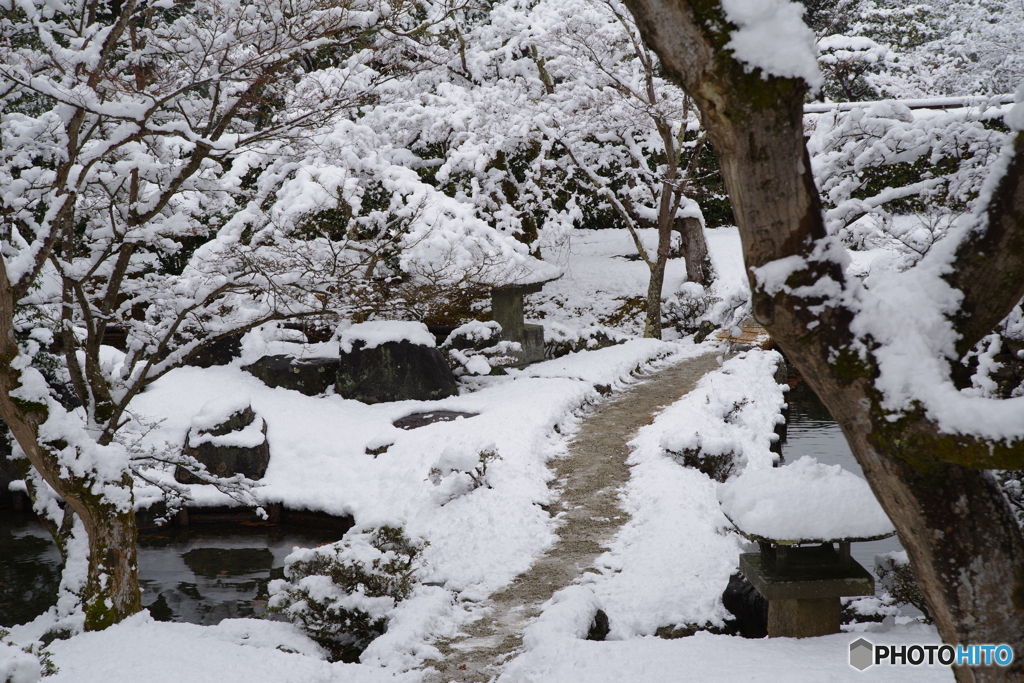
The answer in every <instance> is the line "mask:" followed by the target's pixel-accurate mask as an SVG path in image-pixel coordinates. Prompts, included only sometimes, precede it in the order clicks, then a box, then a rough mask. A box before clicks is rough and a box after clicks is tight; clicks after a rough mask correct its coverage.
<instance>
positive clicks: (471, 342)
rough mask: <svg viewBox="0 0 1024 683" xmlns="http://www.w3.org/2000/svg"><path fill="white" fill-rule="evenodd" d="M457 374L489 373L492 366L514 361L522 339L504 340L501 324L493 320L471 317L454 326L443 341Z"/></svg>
mask: <svg viewBox="0 0 1024 683" xmlns="http://www.w3.org/2000/svg"><path fill="white" fill-rule="evenodd" d="M441 348H442V350H443V351H444V352H445V354H446V355H447V357H448V365H449V366H450V367H451V369H452V372H453V373H455V375H456V376H461V375H466V374H469V375H486V374H488V373H490V371H491V368H495V367H505V366H508V365H515V364H516V363H517V362H518V360H519V359H518V357H517V356H516V355H515V354H516V353H517V352H519V351H522V346H521V345H520V344H519V342H511V341H501V325H500V324H499V323H497V322H495V321H493V320H489V321H487V322H481V321H479V320H470V321H469V322H468V323H466V324H464V325H460V326H459V327H457V328H455V329H454V330H452V332H451V334H449V335H448V338H447V339H445V340H444V343H443V344H441Z"/></svg>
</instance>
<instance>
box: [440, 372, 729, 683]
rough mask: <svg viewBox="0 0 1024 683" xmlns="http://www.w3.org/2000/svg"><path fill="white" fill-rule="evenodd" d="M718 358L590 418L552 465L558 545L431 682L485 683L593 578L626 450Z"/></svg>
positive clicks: (643, 385)
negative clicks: (545, 610)
mask: <svg viewBox="0 0 1024 683" xmlns="http://www.w3.org/2000/svg"><path fill="white" fill-rule="evenodd" d="M715 355H716V354H714V353H712V354H708V355H704V356H700V357H698V358H693V359H689V360H684V361H682V362H680V363H678V364H675V365H672V366H670V367H668V368H665V369H664V370H660V371H658V372H657V373H654V374H653V375H650V376H649V377H647V378H645V379H644V380H643V381H642V382H639V383H637V384H635V385H634V386H632V387H630V389H629V390H627V391H624V392H622V393H621V394H617V395H616V396H614V397H612V398H611V399H610V400H608V401H607V402H605V403H602V404H600V405H599V406H598V407H597V408H596V409H595V410H594V411H593V412H592V413H591V414H590V415H588V416H587V417H586V418H584V420H583V422H582V424H580V426H579V430H578V431H577V433H576V436H575V437H574V438H573V440H572V441H570V443H569V453H568V455H567V456H566V457H564V458H560V459H558V460H554V461H553V462H552V463H551V465H552V467H553V469H554V471H555V475H556V479H555V481H554V482H553V484H552V486H553V487H555V488H557V489H558V491H559V497H558V500H557V501H555V502H554V503H553V504H552V506H551V512H552V514H558V513H559V512H564V513H565V515H564V516H563V517H562V523H561V526H560V527H559V528H558V536H559V540H558V541H557V542H556V543H555V545H554V547H552V548H551V550H550V551H549V552H548V553H547V554H546V555H544V556H543V557H540V558H538V559H537V561H536V562H535V563H534V564H533V566H532V567H531V568H530V569H529V570H528V571H526V572H525V573H523V574H520V575H519V576H518V577H516V579H515V580H514V581H513V582H512V584H511V585H510V586H509V587H508V588H506V589H505V590H504V591H501V592H500V593H496V594H494V595H492V596H491V599H490V603H491V609H490V610H489V611H488V612H487V615H486V616H484V617H482V618H481V619H479V620H477V621H475V622H473V623H472V624H470V625H469V626H467V627H466V628H465V629H464V634H465V635H463V636H461V637H459V638H454V639H450V640H444V641H440V642H438V643H435V645H436V646H437V647H438V649H440V651H441V652H442V653H443V654H444V659H443V660H440V661H428V662H426V665H427V666H432V667H434V668H435V669H436V670H437V673H436V674H433V675H432V676H429V677H428V678H427V679H426V681H427V682H428V683H449V682H451V681H457V682H459V683H486V682H487V681H490V680H491V679H492V678H494V677H495V676H497V675H498V674H499V673H500V672H501V670H502V668H503V666H504V665H505V664H506V663H507V662H508V661H509V660H510V659H512V658H513V657H514V656H515V655H516V654H517V653H518V652H519V650H520V649H521V647H522V636H523V629H524V627H525V626H526V625H527V624H528V623H529V621H530V620H531V619H533V618H534V617H536V616H537V615H538V614H540V605H541V604H543V603H544V602H545V601H547V600H548V599H549V598H550V597H551V596H552V595H553V594H554V593H555V592H557V591H559V590H561V589H562V588H565V587H566V586H568V585H570V584H571V583H572V582H573V581H574V580H575V579H576V578H577V577H578V576H579V575H580V574H581V573H582V572H585V571H587V570H588V568H590V567H591V566H592V564H593V562H594V560H595V559H596V558H597V557H598V556H599V555H600V554H602V553H603V552H604V551H605V550H606V546H607V544H608V542H609V541H611V540H612V538H613V537H614V536H615V534H616V532H617V531H618V530H619V527H621V526H622V525H623V524H624V523H625V521H626V518H627V515H626V513H625V512H624V511H623V510H622V509H621V508H620V507H619V501H618V491H619V489H621V488H622V486H623V485H625V483H626V482H627V481H628V480H629V467H627V465H626V458H628V457H629V453H630V449H629V447H628V446H627V445H626V444H627V443H628V442H629V441H630V440H631V439H632V438H633V436H634V435H635V434H636V432H637V430H638V429H640V428H641V427H643V426H644V425H647V424H650V423H651V421H652V420H653V419H654V416H655V414H657V412H658V411H659V410H660V409H661V408H663V407H665V406H667V405H669V404H671V403H673V402H675V401H676V400H678V399H679V397H680V396H682V395H683V394H686V393H687V392H689V391H690V390H691V389H693V387H694V385H695V384H696V382H697V380H699V379H700V378H701V377H702V376H703V375H704V374H705V373H707V372H708V371H710V370H713V369H717V368H718V363H717V362H716V360H715Z"/></svg>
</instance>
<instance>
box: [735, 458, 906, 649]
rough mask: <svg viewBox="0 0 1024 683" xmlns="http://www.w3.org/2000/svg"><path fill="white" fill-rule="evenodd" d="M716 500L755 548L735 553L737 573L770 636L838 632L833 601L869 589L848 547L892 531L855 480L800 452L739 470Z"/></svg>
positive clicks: (862, 484) (868, 491) (865, 488)
mask: <svg viewBox="0 0 1024 683" xmlns="http://www.w3.org/2000/svg"><path fill="white" fill-rule="evenodd" d="M718 499H719V501H720V502H721V504H722V511H723V512H724V513H725V515H726V517H728V518H729V521H731V522H732V523H733V524H734V525H735V526H736V528H737V529H738V530H739V532H740V533H741V534H742V535H743V536H745V537H746V538H748V539H750V540H752V541H757V543H758V545H759V546H760V552H757V553H743V554H741V555H740V571H741V572H743V575H744V576H746V577H747V580H748V581H750V583H751V584H753V586H754V588H756V589H757V591H758V592H759V593H760V594H761V595H763V596H764V597H765V598H766V599H767V600H768V636H769V637H770V638H773V637H790V638H806V637H810V636H822V635H827V634H829V633H839V625H840V620H839V619H840V611H841V607H840V603H839V598H840V597H848V596H855V595H874V594H875V580H874V577H873V576H872V575H871V573H870V572H868V570H866V569H865V568H864V567H863V566H861V565H860V563H858V562H857V561H856V560H854V559H853V558H852V557H851V556H850V544H851V543H854V542H858V541H875V540H879V539H882V538H887V537H889V536H892V535H893V534H894V533H895V531H894V530H893V527H892V523H891V522H890V521H889V518H888V517H887V516H886V515H885V512H884V511H883V510H882V508H881V506H880V505H879V504H878V501H877V500H876V499H875V496H874V494H873V493H872V492H871V489H870V488H869V487H868V484H867V482H866V481H864V480H863V479H861V478H860V477H858V476H856V475H854V474H853V473H851V472H847V471H845V470H843V469H842V468H841V467H840V466H839V465H822V464H819V463H818V462H817V461H816V460H814V458H810V457H803V458H800V459H799V460H797V461H796V462H794V463H792V464H791V465H788V466H785V467H779V468H771V469H761V470H754V471H748V472H745V473H743V474H742V475H740V476H739V477H737V478H736V479H734V480H732V481H730V482H728V483H725V484H722V485H721V486H720V487H719V490H718Z"/></svg>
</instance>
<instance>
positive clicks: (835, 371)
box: [625, 0, 1024, 683]
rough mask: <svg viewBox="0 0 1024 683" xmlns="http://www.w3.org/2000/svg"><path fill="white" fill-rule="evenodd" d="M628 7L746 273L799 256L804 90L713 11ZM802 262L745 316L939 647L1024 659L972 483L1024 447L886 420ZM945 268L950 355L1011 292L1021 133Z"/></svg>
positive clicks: (1017, 246) (1001, 553) (682, 3)
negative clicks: (856, 479)
mask: <svg viewBox="0 0 1024 683" xmlns="http://www.w3.org/2000/svg"><path fill="white" fill-rule="evenodd" d="M625 2H626V4H627V6H628V7H629V8H630V10H631V11H632V12H633V15H634V16H635V17H636V20H637V23H638V25H639V27H640V31H641V33H642V35H643V36H644V39H645V41H646V42H647V43H648V44H649V45H650V46H651V47H652V48H653V49H654V50H655V52H657V53H658V55H659V57H660V58H661V60H662V63H663V64H664V65H665V68H666V71H667V73H668V75H669V77H670V78H672V79H673V80H674V81H675V82H676V83H678V84H679V85H680V86H681V87H683V88H684V89H685V90H686V92H687V94H688V95H689V96H690V97H692V98H694V100H695V101H696V103H697V105H698V107H699V108H700V111H701V113H702V115H703V120H704V125H705V126H706V127H707V130H708V134H709V137H710V140H711V142H712V144H713V145H714V147H715V150H716V152H717V154H718V157H719V160H720V162H721V165H722V171H723V174H724V177H725V183H726V187H727V189H728V191H729V196H730V198H731V199H732V203H733V209H734V211H735V215H736V221H737V224H738V226H739V229H740V235H741V238H742V242H743V250H744V260H745V264H746V266H747V268H748V269H751V268H757V267H760V266H763V265H765V264H767V263H769V262H771V261H775V260H777V259H781V258H785V257H789V256H801V257H805V258H806V257H811V256H812V251H813V249H814V247H815V245H816V243H817V241H818V240H820V239H822V238H824V237H825V227H824V223H823V217H822V211H821V203H820V198H819V195H818V192H817V189H816V187H815V184H814V180H813V178H812V175H811V173H810V159H809V157H808V154H807V150H806V147H805V145H804V140H803V121H802V119H803V100H804V96H805V94H806V92H807V85H806V84H805V83H804V82H803V81H802V80H799V79H785V78H778V77H773V76H768V77H764V75H763V74H762V72H761V71H760V70H759V69H754V70H753V71H751V72H747V71H746V70H745V69H744V66H745V65H743V64H741V63H739V62H738V61H737V60H736V59H734V57H733V55H732V53H731V51H728V50H726V49H725V47H724V46H725V44H726V43H727V42H728V40H729V32H730V29H731V28H734V27H733V26H731V25H730V24H729V23H728V22H727V21H726V19H725V17H724V14H723V11H722V9H721V5H720V3H719V2H714V1H710V0H625ZM1018 106H1019V105H1018ZM806 263H807V267H805V268H803V269H802V270H799V271H797V272H795V273H794V274H793V275H792V276H791V277H790V278H789V279H788V280H787V283H786V284H787V285H788V289H789V291H788V292H787V291H782V292H776V293H769V292H767V291H765V289H764V288H762V287H761V286H759V284H758V282H757V281H756V279H755V278H754V277H753V276H752V275H751V283H750V284H751V291H752V303H753V310H754V315H755V317H756V318H757V320H758V321H759V322H760V323H761V324H763V325H764V326H765V327H766V328H767V329H768V330H769V332H770V333H771V334H772V337H773V338H774V339H775V340H776V341H777V342H778V344H779V346H780V347H781V348H782V350H783V351H784V353H785V354H786V356H787V358H788V359H789V360H790V361H791V362H792V363H793V364H794V365H796V366H797V367H798V368H799V369H800V371H801V372H802V373H803V375H804V376H805V377H806V378H807V380H808V382H809V383H810V385H811V386H812V387H813V389H814V390H815V392H816V393H817V394H818V395H819V396H820V397H821V398H822V400H823V401H824V403H825V404H826V405H827V406H828V408H829V410H830V411H831V412H832V414H833V415H834V416H835V418H836V420H837V421H838V423H839V425H840V426H841V428H842V430H843V432H844V434H845V435H846V438H847V439H848V441H849V442H850V445H851V448H852V450H853V453H854V455H855V456H856V458H857V460H858V462H860V464H861V466H862V467H863V469H864V473H865V476H866V477H867V480H868V482H869V483H870V484H871V487H872V489H873V490H874V492H875V494H876V496H877V497H878V499H879V502H880V503H881V504H882V506H883V508H884V509H885V510H886V512H887V513H888V514H889V517H890V518H891V519H892V521H893V523H894V525H895V526H896V529H897V531H898V534H899V538H900V541H901V542H902V544H903V546H904V548H906V550H907V552H908V554H909V556H910V559H911V562H912V565H913V568H914V573H915V576H916V577H917V580H918V583H919V584H920V586H921V589H922V591H923V592H924V595H925V597H926V599H927V600H928V604H929V607H930V609H931V612H932V615H933V616H934V618H935V622H936V624H937V625H938V628H939V632H940V634H941V636H942V638H943V640H944V641H945V642H947V643H951V644H983V643H1008V644H1010V645H1011V646H1013V647H1014V650H1015V652H1017V653H1024V539H1022V536H1021V532H1020V530H1019V528H1018V527H1017V524H1016V522H1015V520H1014V517H1013V514H1012V513H1011V511H1010V509H1009V507H1008V505H1007V503H1006V502H1005V499H1004V497H1003V496H1002V494H1001V492H1000V490H999V489H998V487H997V485H996V484H995V482H994V481H993V479H992V477H991V476H990V475H989V473H988V472H986V471H985V470H986V469H989V468H1005V467H1011V466H1012V467H1020V466H1021V462H1022V460H1024V457H1022V455H1024V448H1022V445H1021V444H1020V443H1019V442H1014V443H1009V444H1005V443H992V442H988V441H985V440H981V439H973V438H969V437H964V436H957V435H951V434H947V433H942V432H940V430H939V427H938V425H937V424H935V423H934V422H933V421H931V420H929V419H928V418H927V417H926V416H925V415H924V411H923V410H919V411H916V412H913V411H912V412H910V413H908V414H904V415H902V416H901V417H900V418H899V419H897V420H896V421H894V422H890V421H889V420H888V419H887V417H892V416H891V415H887V413H886V411H885V410H884V409H883V408H882V406H881V399H882V397H881V395H880V392H879V391H878V390H877V389H876V387H875V383H874V380H875V379H876V378H877V376H878V367H877V364H876V362H875V360H874V357H873V356H872V355H871V354H870V353H869V354H868V356H867V358H866V359H864V358H861V357H860V356H859V355H858V354H857V353H856V352H855V351H854V350H853V348H854V347H853V345H854V342H855V341H856V340H855V339H854V336H853V334H852V332H851V330H850V326H849V323H850V321H851V319H852V314H851V313H850V312H849V311H848V310H846V309H844V308H842V307H841V306H838V305H832V304H830V303H829V302H828V301H827V300H825V299H823V298H814V297H809V296H797V295H795V294H793V293H792V290H795V289H796V288H797V287H799V286H802V285H810V284H813V283H816V282H818V281H819V280H820V279H821V278H823V277H829V278H832V280H834V281H835V282H836V283H839V284H840V285H842V286H845V278H844V273H843V270H842V268H841V267H839V266H838V265H836V263H835V262H833V261H831V260H827V259H821V260H816V259H814V258H806ZM956 265H957V268H956V270H955V272H953V273H952V274H950V275H949V276H948V277H947V281H948V282H949V283H950V284H951V285H953V286H954V287H956V288H958V289H960V290H961V291H962V292H963V294H964V301H963V304H962V307H961V311H960V314H959V317H958V318H956V319H955V320H954V322H955V323H956V326H957V329H958V331H959V332H960V333H961V334H962V335H963V336H962V338H961V339H960V342H959V351H960V352H961V353H963V352H966V351H967V350H968V349H970V348H971V347H973V346H974V344H975V343H976V342H977V341H978V340H980V339H981V337H982V336H984V335H985V334H987V333H988V332H989V331H991V329H992V328H993V327H994V326H995V325H996V324H997V323H998V322H999V321H1000V320H1001V319H1002V318H1004V317H1005V316H1006V315H1007V314H1008V313H1009V312H1010V310H1011V309H1012V308H1013V306H1014V305H1016V303H1017V302H1018V301H1019V300H1020V299H1021V297H1022V296H1024V134H1018V135H1017V138H1016V155H1015V157H1014V160H1013V163H1012V164H1011V167H1010V169H1009V171H1008V172H1007V173H1006V175H1005V176H1004V177H1003V178H1002V180H1001V182H1000V184H999V186H998V188H997V189H996V192H995V194H994V199H993V201H992V203H991V204H990V207H989V226H988V229H987V230H981V231H977V232H976V233H975V234H974V237H973V238H972V239H969V240H967V241H965V242H964V243H963V244H961V245H960V246H959V251H958V257H957V260H956ZM816 306H817V307H818V308H815V307H816ZM812 311H814V312H812ZM869 341H870V340H869ZM1022 672H1024V659H1022V658H1018V659H1017V660H1016V661H1015V662H1014V664H1013V666H1011V667H1009V668H1006V669H1003V668H1000V667H958V668H956V678H957V680H958V681H960V682H961V683H966V682H968V681H977V682H979V683H980V682H983V681H1011V680H1012V681H1018V680H1021V675H1022Z"/></svg>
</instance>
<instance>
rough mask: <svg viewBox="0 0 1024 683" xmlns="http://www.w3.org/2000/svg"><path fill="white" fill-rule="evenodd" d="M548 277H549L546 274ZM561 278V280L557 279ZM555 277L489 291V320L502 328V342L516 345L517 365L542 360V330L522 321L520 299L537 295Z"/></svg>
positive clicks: (521, 301)
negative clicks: (517, 349)
mask: <svg viewBox="0 0 1024 683" xmlns="http://www.w3.org/2000/svg"><path fill="white" fill-rule="evenodd" d="M547 274H550V273H547ZM559 277H560V276H559ZM555 279H557V278H555V277H547V278H546V279H543V280H539V281H536V282H527V283H524V284H511V285H505V286H502V287H496V288H494V289H492V290H491V319H492V320H494V321H495V322H496V323H498V324H499V325H501V338H502V340H503V341H510V342H519V345H520V348H521V351H519V352H518V353H516V354H515V356H516V359H517V362H516V365H526V364H527V363H536V362H537V361H541V360H544V326H543V325H531V324H528V323H527V322H526V321H525V316H524V313H523V297H524V296H526V295H527V294H536V293H537V292H539V291H541V289H543V287H544V285H545V284H547V283H548V282H551V281H552V280H555Z"/></svg>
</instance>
